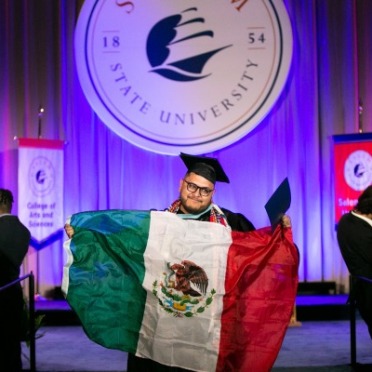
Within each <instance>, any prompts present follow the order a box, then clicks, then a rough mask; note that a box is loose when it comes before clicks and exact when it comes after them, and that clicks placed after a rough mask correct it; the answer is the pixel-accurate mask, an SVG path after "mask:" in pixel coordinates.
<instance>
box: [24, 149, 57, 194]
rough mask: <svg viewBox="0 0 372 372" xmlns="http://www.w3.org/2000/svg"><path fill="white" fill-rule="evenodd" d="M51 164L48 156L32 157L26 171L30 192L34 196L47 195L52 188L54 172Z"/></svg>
mask: <svg viewBox="0 0 372 372" xmlns="http://www.w3.org/2000/svg"><path fill="white" fill-rule="evenodd" d="M54 173H55V172H54V168H53V164H52V163H51V161H50V160H49V159H48V158H45V157H43V156H38V157H37V158H35V159H33V160H32V162H31V164H30V168H29V171H28V179H29V182H30V186H31V189H32V192H33V193H34V194H35V195H36V196H45V195H48V194H49V193H50V192H51V191H52V190H53V188H54V182H55V174H54Z"/></svg>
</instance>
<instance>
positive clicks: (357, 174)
mask: <svg viewBox="0 0 372 372" xmlns="http://www.w3.org/2000/svg"><path fill="white" fill-rule="evenodd" d="M344 176H345V181H346V183H347V184H348V185H349V186H350V187H351V188H352V189H354V190H356V191H361V190H364V189H365V188H366V187H367V186H369V185H370V184H371V183H372V157H371V155H370V154H369V153H368V152H367V151H363V150H357V151H354V152H352V153H351V154H350V155H349V156H348V158H347V159H346V161H345V167H344Z"/></svg>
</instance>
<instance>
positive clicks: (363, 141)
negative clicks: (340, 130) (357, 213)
mask: <svg viewBox="0 0 372 372" xmlns="http://www.w3.org/2000/svg"><path fill="white" fill-rule="evenodd" d="M333 141H334V174H335V220H336V224H337V223H338V221H339V219H340V218H341V216H342V215H343V214H345V213H347V212H349V211H350V210H351V209H353V207H354V206H355V205H356V204H357V201H358V197H359V195H360V194H361V192H362V191H364V190H365V189H366V188H367V186H369V185H371V184H372V133H358V134H348V135H336V136H333Z"/></svg>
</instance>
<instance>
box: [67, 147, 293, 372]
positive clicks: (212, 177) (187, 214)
mask: <svg viewBox="0 0 372 372" xmlns="http://www.w3.org/2000/svg"><path fill="white" fill-rule="evenodd" d="M181 159H182V160H183V162H184V163H185V165H186V167H187V172H186V174H185V176H184V177H183V178H182V179H181V180H180V183H179V198H178V199H177V200H176V201H175V202H173V203H172V205H171V206H170V207H169V208H168V209H167V211H168V212H171V213H175V214H177V215H178V216H179V217H180V218H183V219H192V220H198V221H209V222H212V223H219V224H222V225H224V226H226V227H227V228H229V229H232V230H234V231H243V232H247V231H252V230H255V228H254V226H253V224H252V223H251V222H250V221H249V220H247V219H246V218H245V217H244V216H243V215H242V214H237V213H233V212H230V211H229V210H227V209H224V208H220V207H219V206H218V205H217V204H215V203H214V202H213V196H214V194H215V192H216V187H215V185H216V182H226V183H229V178H228V177H227V175H226V173H225V172H224V170H223V168H222V167H221V165H220V163H219V162H218V160H217V159H215V158H210V157H200V156H194V155H188V154H181ZM283 223H284V225H285V226H286V227H289V226H290V221H289V218H288V217H284V221H283ZM65 229H66V232H67V234H68V236H69V237H71V236H72V234H73V232H74V231H73V229H72V227H71V226H70V225H67V226H66V227H65ZM127 371H128V372H145V371H155V372H163V371H164V372H165V371H167V372H181V371H185V370H184V369H181V368H175V367H169V366H165V365H162V364H159V363H157V362H155V361H153V360H150V359H145V358H140V357H136V356H135V355H133V354H130V353H129V354H128V367H127Z"/></svg>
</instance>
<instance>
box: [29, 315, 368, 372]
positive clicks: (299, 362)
mask: <svg viewBox="0 0 372 372" xmlns="http://www.w3.org/2000/svg"><path fill="white" fill-rule="evenodd" d="M40 332H41V333H42V334H43V336H42V337H41V338H39V339H38V340H37V341H36V367H37V371H40V372H41V371H49V372H57V371H75V372H78V371H81V372H82V371H101V372H119V371H120V372H124V371H126V363H127V362H126V361H127V354H126V353H124V352H121V351H117V350H109V349H105V348H103V347H102V346H100V345H97V344H95V343H93V342H92V341H90V340H89V339H88V338H87V336H86V335H85V333H84V331H83V329H82V327H81V326H60V327H42V328H41V329H40ZM349 345H350V344H349V322H348V321H339V320H338V321H305V322H301V325H300V326H297V327H290V328H288V330H287V333H286V335H285V338H284V341H283V345H282V348H281V350H280V352H279V355H278V358H277V360H276V362H275V364H274V368H273V369H272V371H274V372H313V371H314V372H323V371H324V372H326V371H329V372H351V371H355V369H352V368H351V366H350V347H349ZM23 352H24V355H25V358H24V363H23V366H24V368H25V369H27V368H29V364H28V363H29V362H28V361H27V359H26V356H27V355H28V352H29V351H28V349H27V347H26V345H23ZM357 361H358V363H360V364H362V365H359V366H358V367H359V368H358V369H357V371H369V372H370V371H372V341H371V339H370V338H369V335H368V331H367V327H366V326H365V324H364V323H363V322H362V321H361V320H358V321H357ZM257 372H259V371H257Z"/></svg>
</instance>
